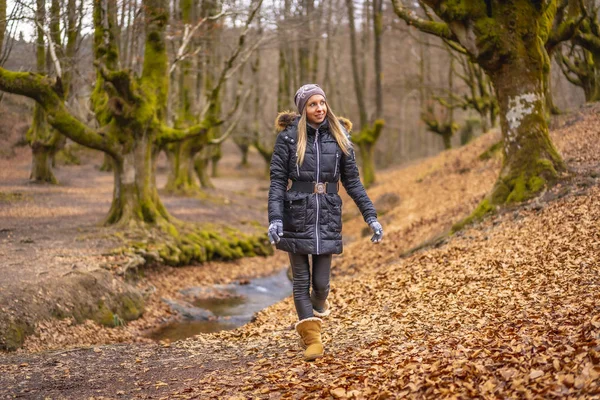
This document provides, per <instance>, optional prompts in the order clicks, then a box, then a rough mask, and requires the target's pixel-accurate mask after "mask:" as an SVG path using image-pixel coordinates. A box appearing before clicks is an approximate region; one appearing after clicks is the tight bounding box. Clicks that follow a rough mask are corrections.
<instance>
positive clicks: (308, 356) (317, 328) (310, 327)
mask: <svg viewBox="0 0 600 400" xmlns="http://www.w3.org/2000/svg"><path fill="white" fill-rule="evenodd" d="M321 323H322V321H321V319H320V318H314V317H313V318H306V319H303V320H302V321H298V322H297V323H296V332H298V334H300V337H301V338H302V343H303V344H304V345H305V346H306V350H305V351H304V360H305V361H312V360H316V359H317V358H319V357H323V343H321Z"/></svg>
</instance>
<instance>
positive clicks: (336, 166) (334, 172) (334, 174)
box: [333, 151, 340, 178]
mask: <svg viewBox="0 0 600 400" xmlns="http://www.w3.org/2000/svg"><path fill="white" fill-rule="evenodd" d="M339 158H340V153H338V152H337V151H336V152H335V171H333V177H334V178H335V177H336V176H337V170H338V161H339Z"/></svg>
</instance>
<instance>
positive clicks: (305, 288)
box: [289, 253, 331, 321]
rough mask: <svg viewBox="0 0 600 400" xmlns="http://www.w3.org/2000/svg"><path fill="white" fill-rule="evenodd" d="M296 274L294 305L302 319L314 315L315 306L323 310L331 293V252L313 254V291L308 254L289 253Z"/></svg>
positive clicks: (294, 274) (299, 317)
mask: <svg viewBox="0 0 600 400" xmlns="http://www.w3.org/2000/svg"><path fill="white" fill-rule="evenodd" d="M289 255H290V263H291V265H292V275H293V276H294V288H293V292H294V305H295V306H296V312H297V313H298V319H299V320H300V321H301V320H303V319H306V318H310V317H313V316H314V315H313V307H314V308H315V309H316V310H318V311H322V310H323V307H324V306H325V300H327V296H328V295H329V273H330V271H331V254H325V255H314V254H313V255H312V266H313V267H312V293H310V281H311V279H310V266H309V264H308V254H294V253H289Z"/></svg>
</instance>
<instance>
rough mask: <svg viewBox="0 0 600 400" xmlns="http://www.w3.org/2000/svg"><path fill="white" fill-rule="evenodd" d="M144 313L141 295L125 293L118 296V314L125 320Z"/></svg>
mask: <svg viewBox="0 0 600 400" xmlns="http://www.w3.org/2000/svg"><path fill="white" fill-rule="evenodd" d="M143 313H144V299H143V298H142V297H141V296H134V295H131V294H125V295H123V296H121V298H120V307H119V310H118V314H119V316H121V317H122V318H123V319H124V320H125V321H133V320H134V319H138V318H139V317H141V316H142V314H143Z"/></svg>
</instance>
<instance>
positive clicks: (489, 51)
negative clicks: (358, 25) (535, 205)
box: [392, 0, 573, 214]
mask: <svg viewBox="0 0 600 400" xmlns="http://www.w3.org/2000/svg"><path fill="white" fill-rule="evenodd" d="M392 1H393V4H394V9H395V11H396V14H397V15H398V16H399V17H401V18H402V19H404V20H405V21H406V22H408V23H409V24H412V25H415V26H416V27H417V28H419V29H420V30H422V31H424V32H428V33H431V34H434V35H437V36H440V37H442V38H443V39H445V40H446V41H448V42H449V43H452V44H453V45H454V46H455V47H456V48H458V49H461V51H463V52H465V53H467V54H469V56H470V57H471V59H473V60H474V61H476V62H477V63H478V64H479V65H480V66H481V67H482V68H483V69H484V71H485V72H486V73H487V74H488V76H490V78H491V80H492V83H493V85H494V88H495V90H496V94H497V96H498V103H499V109H500V121H501V127H502V136H503V142H504V162H503V166H502V170H501V172H500V176H499V177H498V179H497V181H496V183H495V185H494V188H493V190H492V192H491V193H490V194H489V196H488V197H487V198H486V200H485V201H484V202H483V203H482V204H480V207H479V209H478V210H477V211H476V212H475V213H474V214H477V213H478V212H479V211H485V210H488V211H489V209H491V206H493V205H499V204H503V203H507V202H513V201H522V200H525V199H528V198H531V197H533V196H535V195H536V194H537V193H539V192H540V191H541V190H542V189H543V188H544V187H545V186H546V185H548V186H549V185H551V184H552V183H554V182H555V181H556V180H557V178H558V177H559V174H560V173H561V172H562V171H564V170H565V165H564V163H563V161H562V159H561V157H560V155H559V154H558V152H557V151H556V149H555V148H554V146H553V144H552V141H551V140H550V136H549V134H548V126H547V123H546V118H545V105H546V97H545V82H544V74H545V73H546V72H547V71H548V70H549V68H550V63H549V58H548V54H547V52H546V49H545V47H544V46H545V44H546V43H547V42H549V40H555V41H556V40H560V38H558V39H557V37H555V36H554V35H553V33H554V32H553V29H552V27H553V25H554V22H555V16H556V13H557V1H556V0H549V1H545V2H540V1H534V0H513V1H510V2H505V1H500V0H490V1H486V2H463V1H461V2H446V1H442V2H440V1H436V0H423V2H424V3H425V4H426V5H427V6H429V7H431V9H432V10H433V11H434V12H435V13H436V14H437V16H438V17H439V18H440V19H441V21H432V20H429V19H425V18H419V17H418V16H417V14H416V13H414V12H411V11H410V9H409V8H408V7H406V6H405V5H404V2H403V1H402V0H392ZM568 24H569V26H571V25H572V24H573V21H572V20H569V21H568Z"/></svg>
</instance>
